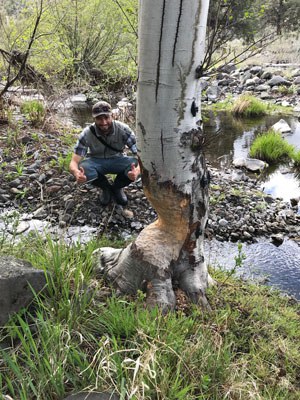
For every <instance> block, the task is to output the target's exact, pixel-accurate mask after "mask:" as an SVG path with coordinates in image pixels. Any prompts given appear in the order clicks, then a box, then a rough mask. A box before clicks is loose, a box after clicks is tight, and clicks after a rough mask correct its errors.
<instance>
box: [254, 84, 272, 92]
mask: <svg viewBox="0 0 300 400" xmlns="http://www.w3.org/2000/svg"><path fill="white" fill-rule="evenodd" d="M270 87H271V86H269V85H266V84H261V85H258V86H256V88H255V91H257V92H267V91H268V90H270Z"/></svg>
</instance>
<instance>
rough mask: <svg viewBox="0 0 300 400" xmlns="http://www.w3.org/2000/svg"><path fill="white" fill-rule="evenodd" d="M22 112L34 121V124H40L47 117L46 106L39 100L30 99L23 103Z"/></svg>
mask: <svg viewBox="0 0 300 400" xmlns="http://www.w3.org/2000/svg"><path fill="white" fill-rule="evenodd" d="M21 112H22V113H23V114H24V115H25V117H26V118H27V119H28V121H30V122H31V123H32V125H35V126H36V125H40V124H41V123H42V122H43V121H44V118H45V114H46V112H45V107H44V105H43V104H42V103H41V102H40V101H38V100H28V101H25V102H24V103H22V105H21Z"/></svg>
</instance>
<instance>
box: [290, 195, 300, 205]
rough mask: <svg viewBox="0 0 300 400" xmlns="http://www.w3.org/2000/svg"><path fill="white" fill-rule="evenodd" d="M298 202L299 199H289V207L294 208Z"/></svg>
mask: <svg viewBox="0 0 300 400" xmlns="http://www.w3.org/2000/svg"><path fill="white" fill-rule="evenodd" d="M299 201H300V197H294V198H292V199H290V202H291V206H292V207H296V206H297V205H298V203H299Z"/></svg>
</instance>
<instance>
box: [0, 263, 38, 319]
mask: <svg viewBox="0 0 300 400" xmlns="http://www.w3.org/2000/svg"><path fill="white" fill-rule="evenodd" d="M45 286H46V276H45V272H44V271H42V270H38V269H35V268H33V266H32V265H31V264H30V263H29V262H27V261H24V260H20V259H17V258H15V257H12V256H0V326H3V325H4V324H5V323H6V322H7V321H8V319H9V317H10V316H11V315H12V314H13V313H15V312H18V311H19V310H20V309H22V308H24V307H26V306H28V305H29V304H30V303H31V301H32V300H33V297H34V294H33V291H34V292H35V293H38V292H40V291H41V290H42V289H43V288H44V287H45Z"/></svg>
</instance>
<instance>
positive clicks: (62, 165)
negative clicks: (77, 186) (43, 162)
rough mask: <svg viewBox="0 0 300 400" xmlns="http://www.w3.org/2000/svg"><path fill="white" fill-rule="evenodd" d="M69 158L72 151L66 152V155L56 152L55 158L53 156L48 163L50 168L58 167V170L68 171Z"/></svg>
mask: <svg viewBox="0 0 300 400" xmlns="http://www.w3.org/2000/svg"><path fill="white" fill-rule="evenodd" d="M71 158H72V153H68V154H67V155H63V154H58V157H57V159H54V158H53V159H52V160H51V161H50V163H49V164H50V166H51V167H52V168H55V167H56V168H58V169H59V171H60V172H68V171H69V165H70V162H71Z"/></svg>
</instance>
